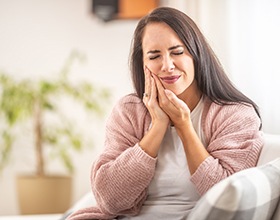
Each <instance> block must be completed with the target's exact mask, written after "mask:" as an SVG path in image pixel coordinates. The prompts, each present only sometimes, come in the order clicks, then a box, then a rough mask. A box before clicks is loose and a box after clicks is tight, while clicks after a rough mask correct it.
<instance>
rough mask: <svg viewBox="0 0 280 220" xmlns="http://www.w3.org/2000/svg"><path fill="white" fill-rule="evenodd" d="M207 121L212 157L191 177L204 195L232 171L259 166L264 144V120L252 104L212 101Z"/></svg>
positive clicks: (205, 131) (205, 123) (207, 139)
mask: <svg viewBox="0 0 280 220" xmlns="http://www.w3.org/2000/svg"><path fill="white" fill-rule="evenodd" d="M203 122H204V124H203V127H204V133H205V138H206V141H207V142H208V146H206V149H207V151H208V152H209V154H210V156H209V157H208V158H206V159H205V161H204V162H202V163H201V164H200V166H199V167H198V169H197V170H196V172H195V173H194V174H193V175H192V177H191V181H192V182H193V183H194V184H195V186H196V188H197V190H198V192H199V193H200V194H204V193H205V192H206V191H207V190H208V189H210V188H211V187H212V186H213V185H215V184H216V183H218V182H219V181H221V180H222V179H224V178H226V177H228V176H230V175H231V174H233V173H235V172H238V171H241V170H243V169H247V168H250V167H253V166H255V165H256V164H257V160H258V158H259V155H260V152H261V149H262V147H263V144H264V141H263V138H262V132H261V131H260V129H259V128H260V123H261V122H260V119H259V117H258V116H257V114H256V112H255V110H254V108H253V107H251V106H246V105H242V104H238V105H237V104H235V105H226V106H219V105H217V104H212V105H211V106H210V108H209V110H208V111H207V114H205V117H204V118H203Z"/></svg>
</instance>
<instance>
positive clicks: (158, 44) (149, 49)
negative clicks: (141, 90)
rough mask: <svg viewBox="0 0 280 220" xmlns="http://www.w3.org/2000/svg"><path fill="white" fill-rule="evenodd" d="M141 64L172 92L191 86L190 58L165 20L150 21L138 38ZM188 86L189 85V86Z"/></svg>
mask: <svg viewBox="0 0 280 220" xmlns="http://www.w3.org/2000/svg"><path fill="white" fill-rule="evenodd" d="M142 48H143V64H144V68H145V66H146V67H147V68H148V69H149V70H150V71H151V72H153V73H154V74H156V75H157V76H158V77H159V79H160V80H161V82H162V85H163V87H164V88H166V89H169V90H171V91H172V92H173V93H175V94H176V95H180V94H182V93H183V92H184V91H188V90H187V89H188V88H190V87H195V88H194V89H195V90H196V89H197V88H196V83H193V82H194V64H193V58H192V56H191V55H190V54H189V52H188V50H187V48H186V47H185V45H184V44H183V43H182V41H181V40H180V38H179V37H178V35H177V34H176V33H175V32H174V31H173V30H172V29H171V28H170V27H169V26H168V25H167V24H165V23H159V22H155V23H150V24H148V25H147V26H146V27H145V31H144V34H143V39H142ZM189 90H192V89H189Z"/></svg>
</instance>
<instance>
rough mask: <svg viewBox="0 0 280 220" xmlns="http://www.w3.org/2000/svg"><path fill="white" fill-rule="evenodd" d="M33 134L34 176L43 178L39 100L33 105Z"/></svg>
mask: <svg viewBox="0 0 280 220" xmlns="http://www.w3.org/2000/svg"><path fill="white" fill-rule="evenodd" d="M34 110H35V111H34V134H35V148H36V149H35V150H36V160H37V161H36V163H37V166H36V174H37V175H38V176H43V175H44V174H45V170H44V158H43V148H42V111H41V103H40V100H36V101H35V103H34Z"/></svg>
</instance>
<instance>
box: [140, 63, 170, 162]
mask: <svg viewBox="0 0 280 220" xmlns="http://www.w3.org/2000/svg"><path fill="white" fill-rule="evenodd" d="M144 71H145V93H144V95H143V102H144V104H145V106H146V107H147V109H148V111H149V113H150V115H151V118H152V125H151V128H150V129H149V131H148V132H147V133H146V134H145V136H144V137H143V138H142V140H141V141H140V142H139V145H140V147H141V148H142V149H143V150H144V151H145V152H146V153H147V154H149V155H150V156H151V157H157V154H158V151H159V149H160V145H161V142H162V140H163V138H164V135H165V132H166V129H167V127H168V125H169V123H170V119H169V117H168V115H167V114H166V113H165V112H164V111H163V109H162V108H161V107H160V106H159V102H158V90H157V87H156V84H155V80H154V78H153V77H152V73H151V72H150V70H148V68H145V70H144Z"/></svg>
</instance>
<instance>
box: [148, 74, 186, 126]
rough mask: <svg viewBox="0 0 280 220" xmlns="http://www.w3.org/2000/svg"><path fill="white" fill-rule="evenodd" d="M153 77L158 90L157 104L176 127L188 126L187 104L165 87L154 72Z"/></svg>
mask: <svg viewBox="0 0 280 220" xmlns="http://www.w3.org/2000/svg"><path fill="white" fill-rule="evenodd" d="M153 79H154V81H155V84H156V87H157V91H158V100H159V106H160V107H161V109H162V110H163V111H164V112H165V113H166V114H167V115H168V116H169V118H170V120H171V121H172V123H173V125H174V126H175V127H176V129H184V128H185V127H186V126H190V125H191V117H190V109H189V107H188V105H187V104H186V103H185V102H184V101H182V100H181V99H179V98H178V97H177V96H176V95H175V94H174V93H173V92H171V91H170V90H167V89H165V88H164V87H163V86H162V84H161V82H160V80H159V79H158V77H157V76H156V75H155V74H153Z"/></svg>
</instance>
